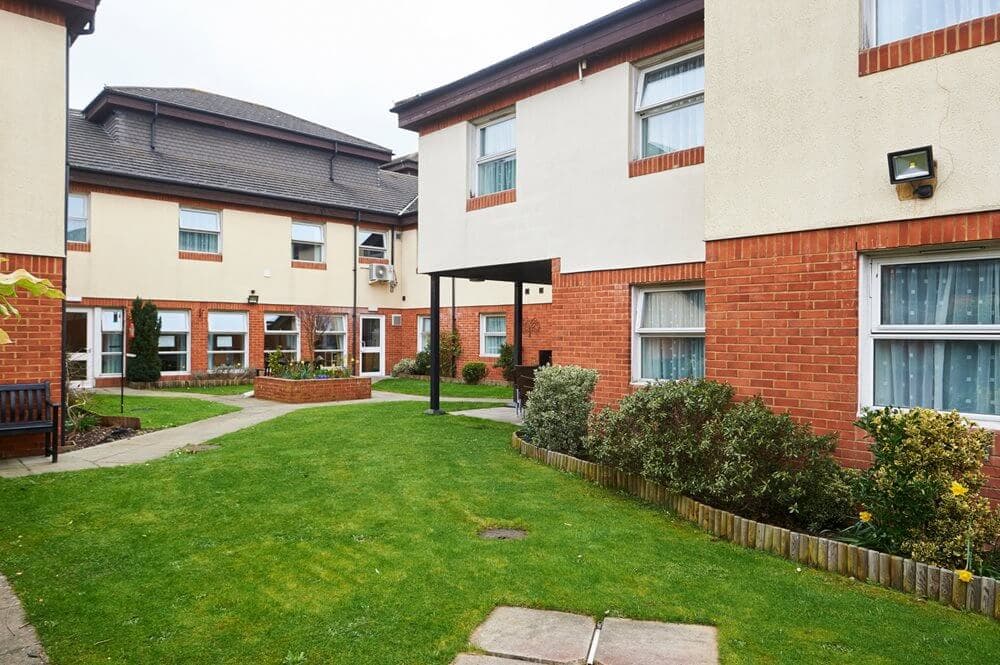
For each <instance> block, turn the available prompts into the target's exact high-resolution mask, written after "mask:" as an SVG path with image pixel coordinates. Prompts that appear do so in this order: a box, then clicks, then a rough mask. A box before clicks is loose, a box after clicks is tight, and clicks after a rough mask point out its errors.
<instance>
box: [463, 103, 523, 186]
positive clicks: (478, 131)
mask: <svg viewBox="0 0 1000 665" xmlns="http://www.w3.org/2000/svg"><path fill="white" fill-rule="evenodd" d="M508 120H513V121H514V147H513V148H512V149H511V150H505V151H503V152H498V153H494V154H492V155H487V156H486V157H481V156H480V155H479V153H480V148H481V147H482V140H483V139H482V136H483V130H484V129H486V128H487V127H491V126H493V125H499V124H500V123H501V122H506V121H508ZM473 129H474V130H475V135H474V136H473V139H472V195H473V196H480V195H481V194H480V191H479V167H480V166H481V165H483V164H489V163H490V162H499V161H502V160H504V159H508V158H510V157H514V159H515V161H516V160H517V112H516V111H504V112H503V114H502V115H498V116H496V117H493V118H490V119H489V120H486V121H485V122H480V123H477V124H475V125H473ZM514 168H515V169H516V168H517V167H516V166H515V167H514ZM511 189H517V176H516V174H515V177H514V186H513V187H511V188H510V189H503V190H500V191H501V192H509V191H510V190H511ZM499 193H500V192H491V193H490V194H499Z"/></svg>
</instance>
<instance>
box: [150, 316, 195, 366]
mask: <svg viewBox="0 0 1000 665" xmlns="http://www.w3.org/2000/svg"><path fill="white" fill-rule="evenodd" d="M189 335H190V324H189V318H188V313H187V312H185V311H169V310H160V339H159V342H158V343H157V347H158V352H159V356H160V371H161V372H163V373H165V374H183V373H186V372H187V371H188V368H189V366H190V365H189V363H188V357H189V347H188V339H189Z"/></svg>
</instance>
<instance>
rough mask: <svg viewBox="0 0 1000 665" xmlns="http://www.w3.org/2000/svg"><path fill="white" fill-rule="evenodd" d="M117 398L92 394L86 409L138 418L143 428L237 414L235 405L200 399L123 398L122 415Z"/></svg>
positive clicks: (128, 396)
mask: <svg viewBox="0 0 1000 665" xmlns="http://www.w3.org/2000/svg"><path fill="white" fill-rule="evenodd" d="M119 399H120V398H119V397H118V395H93V396H92V397H91V399H90V401H89V402H88V403H87V409H88V410H89V411H93V412H94V413H98V414H101V415H104V416H118V415H126V416H131V417H135V418H139V419H140V420H141V421H142V428H143V429H160V428H163V427H177V426H178V425H186V424H188V423H193V422H194V421H196V420H204V419H205V418H211V417H212V416H220V415H222V414H223V413H231V412H233V411H239V408H237V407H235V406H229V405H228V404H218V403H216V402H209V401H207V400H203V399H194V398H184V397H146V396H142V397H133V396H131V395H126V396H125V413H124V414H122V413H121V402H120V401H119Z"/></svg>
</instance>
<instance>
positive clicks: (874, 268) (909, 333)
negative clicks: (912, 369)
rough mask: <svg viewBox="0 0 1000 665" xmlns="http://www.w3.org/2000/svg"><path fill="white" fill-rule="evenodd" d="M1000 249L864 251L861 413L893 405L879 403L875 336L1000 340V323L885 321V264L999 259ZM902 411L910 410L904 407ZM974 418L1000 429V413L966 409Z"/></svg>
mask: <svg viewBox="0 0 1000 665" xmlns="http://www.w3.org/2000/svg"><path fill="white" fill-rule="evenodd" d="M998 258H1000V249H993V250H970V251H959V252H956V251H939V252H924V253H919V254H914V253H905V254H904V253H896V254H886V255H877V256H867V255H862V256H861V257H860V259H859V262H860V265H859V271H860V272H859V275H860V279H859V280H858V281H859V285H860V293H859V297H858V303H859V309H860V311H859V313H858V314H859V315H858V323H859V329H858V361H859V362H858V396H859V399H858V413H859V414H860V413H861V412H862V411H864V410H865V409H868V408H879V407H882V406H892V405H883V404H875V366H874V363H875V340H878V339H912V340H942V341H950V340H958V341H962V340H978V341H987V340H998V341H1000V325H980V326H968V325H954V324H947V325H914V326H910V325H907V326H901V325H882V324H881V323H879V321H880V320H881V313H882V288H881V286H882V282H881V269H882V266H885V265H898V264H904V265H912V264H915V263H947V262H957V261H974V260H977V259H998ZM901 410H902V411H906V410H908V409H907V408H905V407H901ZM962 415H963V416H965V417H966V418H969V419H970V420H972V421H973V422H975V423H977V424H979V425H981V426H982V427H985V428H987V429H991V430H1000V415H990V414H982V413H962Z"/></svg>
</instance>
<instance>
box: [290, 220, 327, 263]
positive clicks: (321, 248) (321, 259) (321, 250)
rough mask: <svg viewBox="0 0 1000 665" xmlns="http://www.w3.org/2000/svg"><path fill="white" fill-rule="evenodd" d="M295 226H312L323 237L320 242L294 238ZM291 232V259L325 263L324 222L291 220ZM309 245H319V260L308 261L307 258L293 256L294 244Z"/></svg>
mask: <svg viewBox="0 0 1000 665" xmlns="http://www.w3.org/2000/svg"><path fill="white" fill-rule="evenodd" d="M296 226H314V227H316V228H318V229H319V232H320V236H321V237H322V238H323V239H322V240H321V241H320V242H313V241H311V240H296V239H295V227H296ZM291 234H292V245H291V251H292V260H293V261H298V262H300V263H326V224H323V223H320V222H303V221H299V220H292V227H291ZM296 244H299V245H309V246H310V247H319V261H310V260H308V259H297V258H295V245H296Z"/></svg>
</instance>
